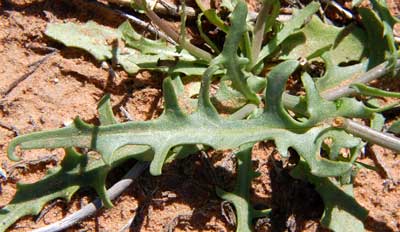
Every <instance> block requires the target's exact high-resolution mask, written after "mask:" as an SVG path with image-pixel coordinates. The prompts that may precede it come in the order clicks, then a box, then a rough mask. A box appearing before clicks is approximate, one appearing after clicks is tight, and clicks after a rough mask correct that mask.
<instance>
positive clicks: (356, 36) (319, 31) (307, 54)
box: [281, 16, 366, 64]
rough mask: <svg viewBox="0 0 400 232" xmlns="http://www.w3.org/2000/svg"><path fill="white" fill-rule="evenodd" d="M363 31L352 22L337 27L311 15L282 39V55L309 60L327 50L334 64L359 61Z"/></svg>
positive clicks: (364, 39)
mask: <svg viewBox="0 0 400 232" xmlns="http://www.w3.org/2000/svg"><path fill="white" fill-rule="evenodd" d="M365 37H366V35H365V32H364V31H363V30H362V29H360V28H359V27H356V26H355V25H350V26H347V27H346V28H339V27H336V26H333V25H328V24H325V23H323V22H322V21H321V20H320V19H319V18H318V17H317V16H313V17H312V18H311V20H310V22H308V23H307V24H306V25H305V26H304V27H303V28H302V29H301V30H299V31H298V32H297V33H296V34H294V35H292V36H290V37H288V38H287V39H286V40H285V41H284V42H283V43H282V53H283V56H281V58H283V59H288V58H289V59H299V58H307V60H312V59H314V58H317V57H320V56H321V55H322V54H323V53H324V52H325V51H330V52H329V53H330V54H331V57H332V62H333V63H334V64H340V63H348V62H350V61H359V60H360V59H361V58H362V56H363V54H364V43H365V42H366V38H365Z"/></svg>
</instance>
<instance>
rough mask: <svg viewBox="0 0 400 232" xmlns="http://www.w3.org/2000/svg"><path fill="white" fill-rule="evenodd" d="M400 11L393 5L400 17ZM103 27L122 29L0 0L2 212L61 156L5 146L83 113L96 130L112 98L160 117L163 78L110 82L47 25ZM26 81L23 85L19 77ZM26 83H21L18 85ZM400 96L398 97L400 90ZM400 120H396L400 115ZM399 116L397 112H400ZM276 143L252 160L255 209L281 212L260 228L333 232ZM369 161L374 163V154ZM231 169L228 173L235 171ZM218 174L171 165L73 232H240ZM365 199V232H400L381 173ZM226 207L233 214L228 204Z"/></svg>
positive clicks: (200, 165) (95, 11)
mask: <svg viewBox="0 0 400 232" xmlns="http://www.w3.org/2000/svg"><path fill="white" fill-rule="evenodd" d="M399 8H400V3H397V4H396V3H393V2H391V9H392V11H393V12H394V13H396V14H398V13H399V11H400V9H399ZM88 20H95V21H97V22H98V23H101V24H103V25H106V26H110V27H116V26H118V25H119V24H120V23H122V22H123V21H124V19H123V18H121V17H119V16H118V15H117V14H114V13H113V12H112V11H108V10H104V9H102V8H96V7H93V5H91V4H90V3H88V1H85V0H71V1H63V0H59V1H56V0H42V1H37V0H36V1H34V0H8V1H7V0H6V1H4V0H3V1H0V64H1V65H0V93H2V95H3V97H2V98H1V99H0V163H1V167H2V168H3V170H7V171H8V174H9V175H10V178H9V179H8V180H7V181H6V182H4V181H3V183H1V187H2V190H1V195H0V206H4V205H6V204H7V203H8V202H9V201H10V200H11V199H12V197H13V195H14V194H15V188H16V183H17V182H18V181H22V182H29V183H32V182H35V181H37V180H39V179H40V178H41V177H43V176H44V175H45V173H46V170H47V169H48V168H50V167H53V166H54V165H56V164H57V163H58V162H59V161H60V160H61V159H62V157H63V151H62V150H59V149H56V150H51V151H46V150H35V151H24V152H21V153H20V155H21V157H22V158H23V159H24V160H38V159H39V162H36V163H33V164H30V165H23V164H20V165H17V166H15V165H16V164H15V162H12V161H9V160H8V159H7V157H6V147H7V144H8V143H9V142H10V140H11V139H12V138H14V137H15V136H16V135H17V134H25V133H29V132H33V131H39V130H44V129H51V128H58V127H61V126H63V125H64V124H66V123H68V122H70V121H71V120H72V119H73V118H74V117H75V116H77V115H79V116H80V117H81V118H82V119H83V120H85V121H88V122H91V123H97V118H96V116H97V115H96V104H97V102H98V100H99V99H100V98H101V97H102V96H103V95H104V93H111V94H112V104H113V107H114V112H115V113H116V115H117V116H118V118H119V120H120V121H126V120H127V119H126V118H125V116H124V114H123V113H122V112H121V110H120V107H124V108H125V109H126V110H127V111H128V112H129V113H130V114H131V115H132V116H133V117H134V118H135V120H148V119H151V118H154V117H157V116H158V115H159V113H160V112H161V111H160V110H161V105H162V104H161V89H160V87H161V83H162V78H163V77H162V76H160V75H159V74H157V73H150V72H142V73H140V74H138V75H136V76H127V75H126V74H125V73H124V72H123V71H122V70H118V69H117V70H116V71H117V74H118V76H117V77H114V78H112V77H111V76H110V74H109V72H108V70H107V69H105V68H102V65H101V64H99V63H98V62H97V61H96V60H95V59H93V58H92V57H91V56H89V55H87V54H86V53H85V52H82V51H79V50H76V49H71V48H66V47H63V46H61V45H60V44H58V43H55V42H53V41H51V40H49V39H48V38H46V37H45V36H44V35H43V31H44V29H45V27H46V24H47V23H49V22H67V21H68V22H70V21H73V22H86V21H88ZM23 78H25V79H24V80H22V81H20V80H21V79H23ZM15 83H18V84H15ZM397 91H399V89H398V90H397ZM397 113H398V112H397ZM397 115H398V114H397ZM373 149H374V150H375V151H376V152H377V153H378V154H379V157H380V159H381V161H382V163H384V164H385V166H386V168H387V169H388V170H391V175H392V177H393V179H394V180H395V181H400V157H399V156H397V155H395V154H393V152H391V151H388V150H386V149H383V148H381V147H378V146H374V147H373ZM271 151H272V148H271V144H268V143H260V144H258V145H257V146H256V147H255V149H254V153H253V160H254V168H255V169H256V170H257V171H259V172H260V173H261V176H260V177H258V178H256V179H255V180H254V182H253V189H252V200H253V203H254V205H256V206H257V207H261V208H263V207H270V208H272V209H273V214H272V217H271V220H265V219H264V220H258V221H256V222H255V224H256V231H325V230H323V229H322V228H321V227H320V225H319V223H318V218H320V217H321V214H322V211H323V205H322V200H321V199H320V198H319V196H318V194H317V193H316V192H315V191H314V190H313V187H312V186H310V185H308V184H306V183H303V182H301V181H298V180H293V179H292V178H290V176H289V175H288V174H287V173H285V172H278V171H276V170H275V169H274V166H273V164H272V163H271V161H270V159H269V156H270V154H271ZM360 161H361V162H363V163H366V164H370V165H374V161H373V160H372V159H371V158H369V156H368V155H367V156H366V157H365V158H361V159H360ZM211 163H212V164H213V166H214V167H215V170H216V172H217V173H216V174H217V176H218V178H217V181H218V184H219V185H220V186H223V187H224V186H230V185H232V180H234V176H232V175H229V173H226V171H225V172H224V173H219V172H218V170H220V169H218V167H219V166H221V165H224V167H225V169H226V167H230V169H231V170H232V173H233V170H234V167H235V164H234V163H233V161H232V158H231V157H230V156H229V152H214V153H213V154H212V156H211ZM130 165H132V163H128V164H126V165H124V166H123V167H122V168H119V169H118V170H116V171H114V172H113V173H112V174H111V175H110V177H109V185H112V184H113V183H115V182H116V181H117V180H118V177H121V176H122V175H123V174H124V173H125V172H126V171H127V170H128V169H129V167H130ZM228 169H229V168H228ZM210 173H211V170H210V168H209V167H208V166H207V164H206V162H205V161H204V157H201V155H194V156H191V157H189V158H187V159H185V160H180V161H177V162H174V163H172V164H169V165H167V167H166V168H165V170H164V171H163V175H162V176H160V177H152V176H150V175H149V174H147V173H146V174H144V175H143V176H141V177H140V178H139V179H138V180H137V181H136V182H135V183H134V184H133V185H132V187H131V188H130V189H129V190H128V191H126V192H125V193H124V194H123V195H122V196H121V197H119V198H118V199H117V200H116V201H114V205H115V207H114V208H112V209H109V210H102V211H100V212H98V213H97V214H96V215H95V216H93V217H90V218H89V219H86V220H84V221H83V222H81V223H79V224H78V225H76V226H74V227H73V228H71V229H69V230H68V231H120V229H121V228H122V227H123V226H124V225H126V224H127V223H129V221H130V220H131V219H132V218H133V217H135V220H134V223H133V227H132V229H131V231H149V232H150V231H234V226H233V225H232V224H231V223H230V222H229V221H230V220H229V219H231V218H230V217H229V216H224V214H223V213H222V210H221V204H222V201H221V199H219V198H218V197H217V196H216V194H215V190H214V186H213V185H212V184H211V183H213V177H212V175H211V174H210ZM355 196H356V199H357V201H358V202H359V203H360V204H361V205H363V206H364V207H365V208H367V209H368V210H369V217H368V219H367V221H366V223H365V226H366V229H367V231H382V232H386V231H387V232H389V231H400V187H399V185H394V184H393V183H392V182H390V181H388V180H387V179H385V178H384V177H382V176H381V175H379V173H377V172H374V171H371V170H368V169H362V170H361V171H360V172H359V174H358V176H357V179H356V184H355ZM95 197H96V194H95V193H94V191H92V190H90V189H83V190H80V191H79V192H78V193H77V194H76V195H75V196H74V198H73V199H72V201H71V202H70V203H69V204H66V203H64V202H62V201H56V202H55V203H51V204H48V205H47V206H46V209H48V211H47V213H46V214H44V215H42V216H41V217H25V218H23V219H22V220H19V221H18V222H17V223H16V224H15V225H14V226H13V227H11V228H10V229H9V231H30V230H32V229H34V228H40V227H43V226H45V225H47V224H50V223H52V222H55V221H57V220H60V219H62V218H63V217H65V216H66V215H68V214H71V213H73V212H74V211H76V210H78V209H79V208H81V207H82V206H84V205H85V204H87V203H88V202H90V201H91V200H93V199H94V198H95ZM222 208H224V209H225V210H224V212H225V214H228V215H229V206H226V205H225V207H222Z"/></svg>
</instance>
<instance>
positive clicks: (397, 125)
mask: <svg viewBox="0 0 400 232" xmlns="http://www.w3.org/2000/svg"><path fill="white" fill-rule="evenodd" d="M388 131H389V132H392V133H394V134H400V120H397V121H395V122H394V123H393V124H392V125H391V126H390V127H389V129H388Z"/></svg>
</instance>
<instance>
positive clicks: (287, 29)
mask: <svg viewBox="0 0 400 232" xmlns="http://www.w3.org/2000/svg"><path fill="white" fill-rule="evenodd" d="M319 7H320V4H319V3H317V2H311V3H310V4H308V5H307V6H306V7H305V8H303V9H301V10H300V11H298V12H296V13H295V14H294V15H293V17H292V19H291V20H290V21H289V22H287V23H285V24H284V25H283V28H282V30H280V31H279V32H278V33H277V35H276V36H275V37H274V38H273V39H272V40H271V41H270V42H268V43H267V45H265V46H264V47H263V48H262V49H261V51H260V54H259V56H258V59H257V61H256V62H255V64H258V63H260V62H261V61H262V60H264V58H266V57H267V56H269V55H271V54H272V53H273V52H275V51H276V50H277V49H278V48H279V45H280V44H281V43H282V42H283V41H284V40H285V39H287V38H288V37H289V36H290V35H292V34H293V33H295V32H296V30H298V29H300V28H301V26H303V25H304V24H305V23H306V21H307V19H308V18H309V17H311V16H312V15H313V14H314V13H315V12H317V11H318V9H319Z"/></svg>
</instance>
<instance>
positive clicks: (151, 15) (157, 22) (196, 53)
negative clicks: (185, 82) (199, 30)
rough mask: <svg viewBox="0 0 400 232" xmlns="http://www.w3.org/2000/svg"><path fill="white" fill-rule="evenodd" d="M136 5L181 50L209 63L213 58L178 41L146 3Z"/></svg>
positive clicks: (174, 33) (139, 2) (142, 0)
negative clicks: (177, 44) (180, 47)
mask: <svg viewBox="0 0 400 232" xmlns="http://www.w3.org/2000/svg"><path fill="white" fill-rule="evenodd" d="M135 2H136V4H137V5H139V6H142V7H143V8H144V11H145V13H146V16H147V17H148V18H149V19H150V20H151V22H152V23H154V24H155V25H157V26H158V28H160V29H161V30H162V31H164V32H165V34H167V35H168V36H169V37H171V39H173V40H174V41H175V42H176V43H179V44H180V45H181V46H182V48H184V49H186V50H187V51H188V52H189V53H191V54H192V55H194V56H195V57H197V58H200V59H202V60H204V61H208V62H209V61H211V60H212V58H213V56H212V55H211V54H210V53H208V52H206V51H204V50H203V49H201V48H198V47H196V46H194V45H193V44H191V43H190V42H188V41H186V40H183V41H181V40H180V37H179V34H178V33H177V32H176V31H174V29H172V27H171V26H169V25H168V24H167V23H165V22H164V21H163V20H162V19H161V18H160V17H158V15H157V14H156V13H155V12H154V11H152V10H151V9H149V8H148V7H147V4H146V1H144V0H135Z"/></svg>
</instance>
